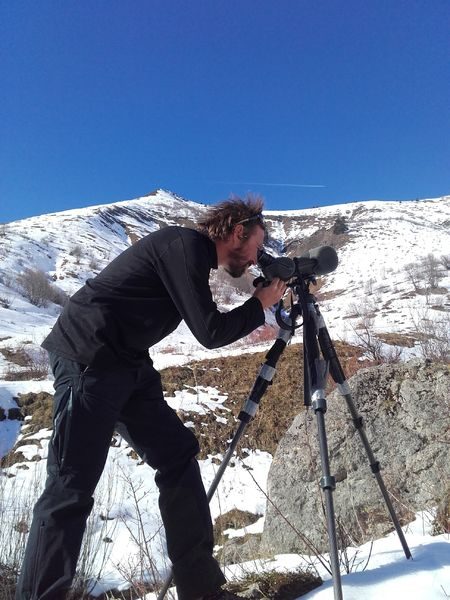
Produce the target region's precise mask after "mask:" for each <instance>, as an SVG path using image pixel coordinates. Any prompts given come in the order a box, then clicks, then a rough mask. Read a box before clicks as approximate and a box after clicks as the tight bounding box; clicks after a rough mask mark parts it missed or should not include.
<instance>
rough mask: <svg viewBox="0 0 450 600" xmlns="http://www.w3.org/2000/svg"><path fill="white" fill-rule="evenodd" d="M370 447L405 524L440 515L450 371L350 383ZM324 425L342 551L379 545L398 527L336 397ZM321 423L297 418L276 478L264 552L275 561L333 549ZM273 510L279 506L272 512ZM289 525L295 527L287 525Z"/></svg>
mask: <svg viewBox="0 0 450 600" xmlns="http://www.w3.org/2000/svg"><path fill="white" fill-rule="evenodd" d="M349 383H350V386H351V389H352V393H353V399H354V402H355V404H356V406H357V409H358V412H359V413H360V414H361V415H362V416H363V418H364V423H365V429H366V433H367V437H368V440H369V442H370V445H371V448H372V451H373V452H374V454H375V457H376V458H377V459H378V460H379V461H380V463H381V467H382V471H381V473H382V477H383V480H384V482H385V484H386V487H387V488H388V490H389V492H390V494H391V495H392V500H393V504H394V507H395V510H396V513H397V516H398V517H399V518H400V521H401V522H402V523H404V522H406V521H407V520H408V519H412V515H413V513H414V511H417V510H422V509H424V508H426V507H431V506H435V505H436V504H437V503H438V501H439V500H440V499H441V498H443V497H444V496H445V494H446V490H447V488H448V486H449V482H450V458H449V450H450V369H449V367H448V366H446V365H439V364H431V363H427V362H424V361H419V360H414V361H411V362H408V363H404V364H397V365H382V366H379V367H374V368H371V369H365V370H362V371H360V372H359V373H358V374H357V375H355V376H354V377H353V378H352V379H351V380H350V381H349ZM327 403H328V411H327V413H326V415H325V420H326V428H327V436H328V444H329V455H330V464H331V473H332V474H333V475H335V477H336V480H337V486H336V491H335V492H334V494H333V498H334V504H335V512H336V522H337V526H338V532H339V535H340V536H341V537H342V538H343V540H342V543H344V544H345V545H350V544H352V543H353V544H356V543H361V542H363V541H366V540H367V539H370V538H372V537H379V536H381V535H383V534H385V533H386V532H387V531H389V530H390V529H392V523H391V520H390V517H389V514H388V512H387V509H386V506H385V503H384V501H383V499H382V496H381V492H380V489H379V487H378V484H377V482H376V480H375V478H374V476H373V475H372V472H371V469H370V466H369V462H368V459H367V455H366V453H365V451H364V447H363V445H362V442H361V440H360V437H359V434H358V433H357V432H356V430H355V428H354V426H353V423H352V420H351V417H350V413H349V411H348V409H347V405H346V402H345V400H344V398H343V397H342V396H340V395H339V394H338V393H337V392H336V391H335V392H333V393H332V394H330V395H329V397H328V399H327ZM321 476H322V470H321V464H320V454H319V445H318V435H317V423H316V417H315V416H314V414H313V413H312V411H308V412H304V413H302V414H300V415H298V416H297V417H296V418H295V420H294V422H293V423H292V425H291V427H290V429H289V430H288V431H287V433H286V435H285V436H284V438H283V439H282V440H281V442H280V444H279V446H278V449H277V451H276V454H275V457H274V461H273V464H272V468H271V470H270V474H269V482H268V490H269V498H270V502H269V504H268V509H267V516H266V522H265V529H264V533H263V539H262V548H263V549H264V550H265V551H266V552H270V553H282V552H293V551H294V552H308V553H311V548H310V547H309V546H308V543H309V542H305V540H304V539H302V536H306V538H307V539H308V540H309V541H310V542H312V543H313V544H314V546H315V547H316V548H317V549H318V550H320V551H325V550H327V548H328V539H327V528H326V521H325V516H324V505H323V497H322V491H321V490H320V487H319V480H320V477H321ZM272 503H273V504H272ZM288 522H289V523H288Z"/></svg>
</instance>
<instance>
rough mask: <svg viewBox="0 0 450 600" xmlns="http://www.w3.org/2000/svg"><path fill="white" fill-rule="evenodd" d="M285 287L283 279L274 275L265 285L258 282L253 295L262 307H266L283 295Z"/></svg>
mask: <svg viewBox="0 0 450 600" xmlns="http://www.w3.org/2000/svg"><path fill="white" fill-rule="evenodd" d="M286 287H287V286H286V283H285V282H284V281H282V280H281V279H278V277H275V279H272V281H271V282H270V283H269V285H267V286H263V285H262V283H260V284H259V285H258V287H257V288H256V290H255V291H254V292H253V296H255V297H256V298H258V300H259V301H260V302H261V304H262V307H263V308H264V309H266V308H269V307H270V306H273V305H274V304H276V303H277V302H278V301H279V300H280V299H281V298H282V297H283V294H284V292H285V291H286Z"/></svg>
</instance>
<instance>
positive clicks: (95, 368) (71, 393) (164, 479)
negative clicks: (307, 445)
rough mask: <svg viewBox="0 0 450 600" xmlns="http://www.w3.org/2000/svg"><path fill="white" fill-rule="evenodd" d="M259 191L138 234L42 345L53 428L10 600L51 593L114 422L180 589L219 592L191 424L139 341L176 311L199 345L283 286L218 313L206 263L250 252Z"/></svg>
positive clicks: (233, 336) (189, 596)
mask: <svg viewBox="0 0 450 600" xmlns="http://www.w3.org/2000/svg"><path fill="white" fill-rule="evenodd" d="M261 211H262V202H261V201H260V200H258V199H251V198H249V199H247V200H241V199H238V198H235V199H232V200H228V201H225V202H223V203H221V204H219V205H217V206H215V207H213V208H211V209H210V210H209V212H208V213H207V216H206V218H205V219H204V220H203V221H202V222H201V223H200V224H199V228H200V231H194V230H192V229H188V228H183V227H166V228H164V229H161V230H160V231H156V232H154V233H151V234H149V235H147V236H146V237H144V238H142V239H141V240H140V241H138V242H137V243H136V244H134V245H133V246H131V247H130V248H128V249H127V250H125V251H124V252H123V253H122V254H120V255H119V256H118V257H117V258H115V259H114V260H113V261H112V262H111V263H110V264H109V265H108V266H107V267H106V268H105V269H104V270H103V271H102V272H101V273H100V274H99V275H98V276H97V277H95V278H94V279H89V280H87V282H86V284H85V285H84V286H83V287H82V288H81V289H80V290H79V291H78V292H76V293H75V294H74V295H73V296H72V297H71V298H70V300H69V302H68V303H67V305H66V306H65V308H64V310H63V312H62V313H61V315H60V317H59V319H58V320H57V322H56V324H55V326H54V328H53V330H52V331H51V333H50V335H49V336H48V337H47V338H46V339H45V340H44V343H43V347H44V348H46V349H47V350H48V351H49V355H50V364H51V367H52V370H53V373H54V376H55V383H54V387H55V396H54V429H53V435H52V438H51V441H50V443H49V450H48V459H47V481H46V485H45V490H44V492H43V494H42V496H41V497H40V498H39V500H38V502H37V503H36V506H35V508H34V516H33V522H32V525H31V530H30V534H29V538H28V544H27V549H26V553H25V560H24V564H23V568H22V572H21V575H20V578H19V582H18V587H17V592H16V599H17V600H31V599H32V600H62V599H63V598H64V597H65V595H66V592H67V591H68V590H69V588H70V585H71V582H72V579H73V576H74V573H75V568H76V563H77V560H78V555H79V552H80V546H81V541H82V536H83V532H84V529H85V524H86V519H87V517H88V515H89V513H90V511H91V509H92V505H93V498H92V496H93V493H94V489H95V486H96V485H97V482H98V480H99V478H100V475H101V473H102V471H103V468H104V465H105V461H106V458H107V454H108V448H109V444H110V441H111V437H112V435H113V432H114V430H116V431H118V432H119V433H120V434H121V435H122V436H123V437H124V439H125V440H127V442H128V443H129V444H130V445H131V446H132V447H133V448H134V449H135V450H136V452H137V453H138V454H139V455H140V456H141V457H142V459H143V460H144V461H145V462H147V463H148V464H149V465H150V466H151V467H152V468H154V469H155V470H156V476H155V480H156V483H157V485H158V488H159V493H160V498H159V504H160V510H161V516H162V519H163V523H164V527H165V531H166V539H167V547H168V553H169V557H170V559H171V561H172V565H173V574H174V579H175V584H176V586H177V592H178V596H179V598H180V600H197V599H200V598H221V599H226V598H230V597H233V598H234V597H235V596H233V595H231V596H230V594H229V593H228V592H223V591H221V586H222V585H223V583H224V582H225V578H224V576H223V574H222V572H221V570H220V568H219V566H218V564H217V562H216V560H215V559H214V558H213V555H212V552H213V533H212V523H211V516H210V512H209V506H208V502H207V499H206V494H205V490H204V487H203V484H202V481H201V477H200V472H199V467H198V463H197V461H196V459H195V456H196V455H197V453H198V451H199V446H198V442H197V439H196V438H195V436H194V434H193V433H192V432H191V431H190V430H189V429H188V428H186V427H184V425H183V424H182V422H181V421H180V420H179V419H178V417H177V416H176V414H175V412H174V411H173V410H172V409H171V408H170V407H169V406H168V405H167V403H166V402H165V401H164V398H163V391H162V387H161V380H160V376H159V374H158V372H157V371H156V370H155V369H154V368H153V365H152V361H151V360H150V358H149V355H148V349H149V348H150V347H151V346H153V345H154V344H156V343H157V342H159V341H160V340H161V339H163V338H164V337H165V336H167V335H168V334H169V333H171V332H172V331H173V330H174V329H175V328H176V327H177V326H178V324H179V323H180V321H181V320H182V319H184V320H185V322H186V323H187V325H188V326H189V328H190V329H191V331H192V333H193V334H194V335H195V337H196V338H197V339H198V340H199V341H200V342H201V343H202V344H203V345H204V346H206V347H207V348H217V347H221V346H224V345H226V344H230V343H231V342H234V341H235V340H237V339H240V338H242V337H243V336H245V335H247V334H249V333H250V332H251V331H253V330H254V329H256V328H257V327H259V326H260V325H262V324H263V323H264V309H266V308H268V307H269V306H271V305H273V304H275V303H276V302H277V301H278V300H279V299H280V298H281V296H282V295H283V293H284V291H285V289H286V286H285V284H284V283H283V282H282V281H280V280H278V279H274V280H273V281H272V282H271V283H270V285H269V286H267V287H258V288H257V289H256V290H255V292H254V294H253V296H252V297H251V298H249V299H248V300H247V301H246V302H244V304H242V306H239V307H237V308H235V309H233V310H231V311H229V312H228V313H221V312H219V311H218V310H217V306H216V304H215V303H214V302H213V299H212V295H211V291H210V288H209V283H208V281H209V274H210V270H211V269H216V268H217V267H218V266H219V265H221V266H223V267H224V268H225V270H226V271H228V272H229V273H230V274H231V275H232V276H233V277H239V276H241V275H242V274H243V273H244V272H245V270H246V269H247V268H248V267H249V266H250V265H253V264H255V263H256V260H257V254H258V251H259V250H260V249H261V248H262V246H263V242H264V234H265V227H264V222H263V219H262V215H261Z"/></svg>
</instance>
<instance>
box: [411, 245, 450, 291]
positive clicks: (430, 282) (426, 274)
mask: <svg viewBox="0 0 450 600" xmlns="http://www.w3.org/2000/svg"><path fill="white" fill-rule="evenodd" d="M448 262H449V260H448V259H447V257H445V256H443V257H441V258H440V259H439V258H436V257H435V256H434V255H433V254H428V255H427V256H425V257H424V258H422V259H421V260H419V261H418V262H414V263H409V264H407V265H406V266H405V271H406V275H407V278H408V280H409V281H410V283H412V285H413V287H414V290H415V291H416V292H418V293H420V292H422V291H423V290H424V289H425V290H434V289H436V288H437V287H438V286H439V282H440V280H441V279H442V277H444V271H443V267H444V268H446V269H447V268H448V266H447V265H448Z"/></svg>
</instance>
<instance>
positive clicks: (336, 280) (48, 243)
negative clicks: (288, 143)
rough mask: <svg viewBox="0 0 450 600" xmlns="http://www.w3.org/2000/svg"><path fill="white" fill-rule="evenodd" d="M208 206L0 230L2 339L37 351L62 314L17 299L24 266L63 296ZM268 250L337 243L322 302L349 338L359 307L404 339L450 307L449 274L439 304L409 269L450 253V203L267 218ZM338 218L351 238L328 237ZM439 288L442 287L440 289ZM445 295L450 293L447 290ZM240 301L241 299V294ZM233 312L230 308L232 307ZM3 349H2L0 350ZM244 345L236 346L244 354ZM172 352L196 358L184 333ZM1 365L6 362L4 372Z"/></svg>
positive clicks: (159, 199)
mask: <svg viewBox="0 0 450 600" xmlns="http://www.w3.org/2000/svg"><path fill="white" fill-rule="evenodd" d="M204 210H205V206H204V205H201V204H197V203H195V202H189V201H186V200H183V199H182V198H179V197H177V196H175V195H173V194H171V193H169V192H165V191H161V190H160V191H158V192H154V193H153V194H151V195H149V196H145V197H142V198H138V199H136V200H129V201H125V202H119V203H115V204H110V205H103V206H93V207H89V208H84V209H78V210H70V211H65V212H61V213H52V214H49V215H42V216H39V217H33V218H30V219H24V220H22V221H17V222H13V223H8V224H5V225H3V226H2V228H1V229H0V256H1V259H2V260H1V263H0V300H3V301H0V339H1V338H4V337H6V336H11V338H9V339H8V340H7V344H8V345H11V344H12V345H17V344H19V343H20V342H23V341H31V342H33V344H39V343H40V342H41V341H42V339H43V337H44V336H45V335H46V333H47V332H48V330H49V329H50V327H51V326H52V324H53V322H54V320H55V318H56V316H57V314H58V312H59V310H60V309H59V307H57V306H55V305H52V306H49V307H47V308H37V307H35V306H33V305H31V304H30V303H29V302H27V301H26V299H25V298H24V297H23V295H21V293H20V290H18V288H17V284H16V277H17V275H18V274H19V273H21V272H23V270H24V269H26V268H34V269H40V270H42V271H44V272H45V273H46V274H48V277H49V278H50V279H51V280H52V281H54V282H55V283H56V284H57V285H58V287H60V288H61V289H62V290H63V291H64V292H66V293H67V294H72V293H73V292H74V291H76V289H78V288H79V287H80V286H81V285H82V284H83V283H84V281H85V280H86V279H87V278H88V277H92V276H94V275H95V274H96V273H97V272H98V271H99V270H100V269H101V268H102V267H104V266H105V265H106V264H107V263H108V262H109V261H110V260H111V259H112V258H114V256H116V255H117V254H118V253H120V252H121V251H122V250H124V249H125V248H126V247H128V245H130V244H131V243H132V242H133V241H135V240H136V239H138V238H140V237H142V236H143V235H145V234H147V233H149V232H151V231H154V230H155V229H158V228H159V227H161V226H164V225H168V224H175V223H179V224H183V225H188V226H189V225H192V224H193V222H195V220H196V219H197V218H198V216H199V215H201V214H202V213H203V211H204ZM266 219H267V223H268V226H269V233H270V238H271V244H270V248H271V249H272V250H275V251H276V250H278V251H281V250H282V249H285V248H287V249H288V251H289V253H290V255H292V254H294V255H301V254H302V253H303V252H305V251H306V250H307V249H309V248H310V247H311V245H313V246H317V245H322V243H324V242H323V240H325V243H328V242H327V239H330V240H331V244H332V245H333V244H336V245H337V249H338V256H339V266H338V268H337V269H336V271H335V272H334V273H332V274H330V275H328V276H327V277H326V278H324V286H323V288H322V290H321V291H322V292H323V293H324V294H325V295H324V296H323V297H324V298H325V300H324V301H323V303H322V304H321V306H322V309H323V312H324V315H325V317H326V321H327V324H328V326H329V328H330V331H331V334H332V335H333V336H334V337H345V336H346V335H348V333H349V332H350V331H351V325H352V323H354V319H353V320H352V318H351V317H352V314H354V312H355V311H354V309H353V305H355V304H356V305H358V304H359V303H362V302H363V303H365V304H367V303H371V304H372V305H373V308H374V309H375V311H376V318H375V327H376V329H377V330H378V331H380V332H408V331H411V329H412V328H413V313H414V312H415V313H417V312H418V307H423V306H425V305H428V306H431V305H433V306H438V307H440V308H441V311H448V310H449V309H450V300H449V294H448V289H449V287H450V279H449V277H448V272H447V273H446V275H447V276H446V277H445V278H444V279H442V281H441V282H440V286H441V288H442V289H441V290H440V293H439V294H437V295H435V296H434V297H433V298H431V300H430V298H424V297H420V295H417V294H411V292H412V291H413V287H412V284H411V283H410V282H409V281H408V277H407V275H406V272H405V265H407V264H408V263H413V262H419V261H420V260H422V259H423V258H424V257H425V256H427V255H428V254H430V253H431V254H433V255H434V256H435V257H437V258H439V257H440V256H442V255H445V254H447V255H448V254H449V253H450V196H446V197H443V198H439V199H431V200H421V201H411V202H405V201H402V202H376V201H370V202H360V203H350V204H343V205H337V206H330V207H322V208H314V209H306V210H299V211H284V212H276V211H267V213H266ZM336 219H344V220H345V224H346V226H347V228H348V231H347V233H346V234H344V235H340V236H339V235H330V232H331V231H332V229H333V225H334V224H335V223H336ZM442 286H443V287H442ZM445 290H446V291H445ZM242 300H243V296H242V293H241V294H239V293H238V294H237V295H236V296H235V301H236V302H241V301H242ZM227 308H229V306H227ZM1 343H2V342H0V344H1ZM242 346H243V344H242V343H241V344H238V345H237V347H238V348H241V349H242ZM167 347H169V348H170V349H174V348H176V349H177V355H178V358H177V360H178V359H180V360H181V357H182V356H183V355H189V356H190V355H192V352H193V351H200V352H201V347H200V346H199V345H198V343H197V342H196V340H194V339H193V337H192V336H191V335H190V334H189V332H187V331H186V328H185V327H183V326H181V327H180V330H179V331H178V332H177V333H175V334H173V335H172V336H170V338H168V339H167V340H166V341H165V342H163V343H162V344H161V345H160V346H159V347H158V348H156V349H155V352H154V355H159V356H160V354H161V350H162V351H164V348H167ZM0 368H1V365H0Z"/></svg>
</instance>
